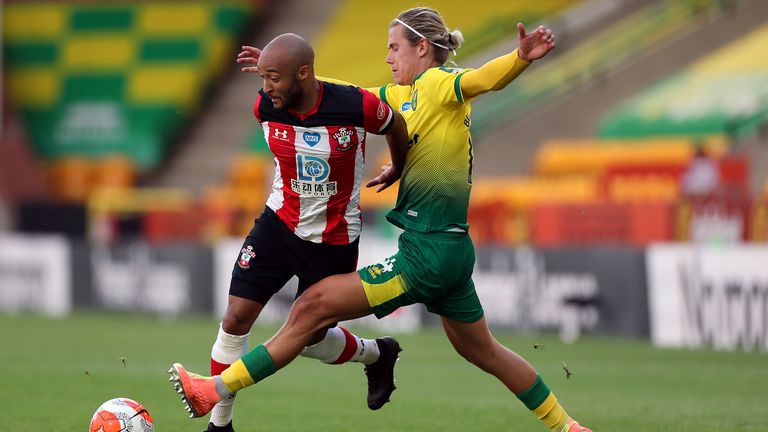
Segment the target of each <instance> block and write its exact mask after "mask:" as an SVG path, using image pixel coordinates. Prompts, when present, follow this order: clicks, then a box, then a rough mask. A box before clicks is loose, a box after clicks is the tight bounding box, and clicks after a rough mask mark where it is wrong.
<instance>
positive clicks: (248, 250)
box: [237, 245, 256, 270]
mask: <svg viewBox="0 0 768 432" xmlns="http://www.w3.org/2000/svg"><path fill="white" fill-rule="evenodd" d="M255 256H256V252H255V251H254V250H253V246H250V245H249V246H246V247H244V248H243V249H242V250H240V258H239V259H238V260H237V265H238V266H239V267H240V268H241V269H243V270H248V269H249V268H251V259H252V258H253V257H255Z"/></svg>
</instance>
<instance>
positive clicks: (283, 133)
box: [275, 129, 288, 140]
mask: <svg viewBox="0 0 768 432" xmlns="http://www.w3.org/2000/svg"><path fill="white" fill-rule="evenodd" d="M275 138H277V139H281V140H287V139H288V131H287V130H286V129H283V130H280V129H275Z"/></svg>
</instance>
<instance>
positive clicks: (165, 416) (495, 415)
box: [0, 313, 768, 432]
mask: <svg viewBox="0 0 768 432" xmlns="http://www.w3.org/2000/svg"><path fill="white" fill-rule="evenodd" d="M0 329H2V330H0V365H2V369H0V370H2V373H3V375H2V378H0V407H2V409H1V410H0V431H8V432H10V431H13V432H44V431H76V432H82V431H85V430H87V427H88V422H89V420H90V417H91V415H92V414H93V411H94V410H95V409H96V407H97V406H98V405H99V404H101V403H102V402H103V401H105V400H107V399H110V398H113V397H118V396H124V397H129V398H132V399H136V400H138V401H139V402H141V403H143V404H144V405H145V406H146V407H147V408H148V409H149V411H150V413H151V414H152V416H153V417H154V419H155V425H156V430H158V431H160V432H166V431H202V430H204V429H205V426H206V424H207V420H200V419H195V420H190V419H188V418H187V417H186V413H185V411H184V410H183V409H182V405H181V402H180V400H179V399H178V397H177V395H176V394H175V393H174V392H173V390H172V387H171V385H170V383H168V381H167V375H166V370H167V369H168V367H169V365H170V364H171V363H173V362H174V361H179V362H182V363H184V364H185V366H187V367H189V368H190V369H191V370H193V371H199V372H207V370H208V361H209V352H210V346H211V343H212V342H213V338H214V337H215V334H216V331H217V323H216V322H215V321H213V320H212V319H210V318H199V317H198V318H183V319H179V320H175V321H161V320H158V319H156V318H152V317H145V316H122V315H106V314H91V313H78V314H75V315H74V316H72V317H71V318H67V319H63V320H51V319H44V318H39V317H34V316H29V315H20V316H7V315H0ZM274 330H275V328H261V327H257V328H255V329H254V331H253V333H252V337H251V344H252V345H253V344H255V343H258V342H260V341H263V340H266V339H267V338H268V337H269V336H270V335H271V334H272V333H273V332H274ZM358 332H359V333H360V334H361V335H363V336H374V334H373V332H372V331H371V330H367V329H358ZM496 336H497V338H498V339H499V340H500V341H502V342H503V343H505V344H506V345H507V346H509V347H510V348H512V349H513V350H515V351H517V352H518V353H520V354H521V355H523V356H524V357H526V358H527V359H528V360H529V361H530V362H531V363H532V364H533V365H534V367H536V369H537V370H538V371H539V373H541V375H542V376H543V377H544V379H545V381H546V382H547V384H548V385H549V386H550V388H552V389H553V390H554V391H555V394H556V395H557V396H558V397H559V399H560V400H561V402H562V403H563V404H564V406H565V408H566V409H567V410H568V411H569V412H570V413H571V414H572V415H574V416H575V417H577V418H579V419H581V420H582V422H583V423H584V424H585V425H587V426H590V427H591V428H593V429H594V430H595V431H598V432H602V431H606V432H607V431H641V432H645V431H648V432H651V431H665V432H666V431H668V432H684V431H696V432H702V431H717V432H725V431H739V432H741V431H766V430H768V414H766V413H767V412H768V411H766V403H767V402H768V356H767V355H766V354H759V353H721V352H712V351H689V350H658V349H654V348H652V347H651V346H650V344H649V343H648V342H646V341H629V340H619V339H604V338H584V339H581V340H580V341H579V342H577V343H576V344H573V345H564V344H562V343H560V342H559V341H558V340H557V339H555V338H553V337H547V336H542V337H534V336H521V335H516V334H513V333H506V332H497V333H496ZM397 337H398V339H399V340H400V341H401V343H402V345H403V347H404V349H405V351H404V352H403V353H402V356H401V361H400V362H399V363H398V365H397V368H396V374H397V379H398V380H397V384H398V389H397V390H396V391H395V393H394V394H393V396H392V402H391V403H389V404H387V405H386V406H385V407H384V408H382V409H381V410H379V411H376V412H373V411H369V410H368V408H367V407H366V402H365V395H366V384H365V376H364V374H363V370H362V366H361V365H359V364H346V365H341V366H328V365H323V364H320V363H318V362H317V361H314V360H310V359H304V358H299V359H298V360H297V361H296V362H294V363H293V364H291V365H289V366H288V367H287V368H286V369H285V370H283V371H281V372H278V373H277V374H276V375H274V376H272V377H270V378H269V379H267V380H265V381H263V382H261V383H259V384H257V385H255V386H253V387H251V388H249V389H247V390H245V391H243V392H241V394H240V395H239V396H238V400H237V406H236V408H235V412H236V420H235V428H236V430H238V432H248V431H297V432H298V431H302V432H305V431H328V432H330V431H332V432H345V431H349V432H352V431H354V432H359V431H361V430H362V431H387V432H391V431H409V432H411V431H418V432H429V431H439V432H448V431H462V432H466V431H470V432H474V431H494V432H495V431H542V432H544V431H545V430H546V429H545V428H544V427H543V426H542V425H541V424H540V423H539V422H538V420H536V419H535V418H534V417H533V415H532V414H531V413H530V412H528V411H527V410H526V409H525V407H524V406H523V405H522V404H521V403H520V402H518V401H517V399H516V398H515V397H514V396H513V395H512V394H510V393H509V392H507V391H506V389H505V388H504V387H503V386H502V385H501V384H500V383H499V382H497V381H496V380H495V378H493V377H491V376H489V375H486V374H485V373H483V372H481V371H480V370H478V369H476V368H474V367H473V366H471V365H470V364H468V363H466V362H465V361H464V360H463V359H461V358H460V357H459V356H458V355H456V354H455V353H454V352H453V350H452V348H451V347H450V345H449V343H448V341H447V340H446V339H445V336H444V335H443V334H442V331H441V330H440V329H439V328H430V329H427V330H424V331H422V332H419V333H417V334H412V335H397ZM534 344H544V345H545V348H544V349H543V350H536V349H534V347H533V345H534ZM122 359H124V360H125V363H123V360H122ZM563 362H566V363H567V366H568V369H570V371H571V372H572V373H573V375H572V376H571V377H570V379H567V378H566V373H565V371H564V370H563Z"/></svg>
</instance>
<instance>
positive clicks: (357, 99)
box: [253, 82, 393, 245]
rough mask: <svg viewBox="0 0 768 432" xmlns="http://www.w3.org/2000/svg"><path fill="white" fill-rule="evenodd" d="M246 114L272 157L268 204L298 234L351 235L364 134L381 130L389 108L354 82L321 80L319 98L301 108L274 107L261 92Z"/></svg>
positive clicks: (355, 226)
mask: <svg viewBox="0 0 768 432" xmlns="http://www.w3.org/2000/svg"><path fill="white" fill-rule="evenodd" d="M253 112H254V115H255V116H256V119H257V120H258V121H259V123H261V126H262V128H263V129H264V138H265V139H266V141H267V143H268V144H269V149H270V150H271V151H272V153H273V154H274V156H275V178H274V180H273V182H272V192H271V194H270V195H269V198H268V199H267V206H268V207H269V208H271V209H272V210H274V211H275V213H277V215H278V216H279V217H280V219H281V220H282V221H283V222H284V223H285V224H286V225H287V226H288V228H290V229H291V230H292V231H293V232H294V233H295V234H296V235H297V236H298V237H299V238H301V239H304V240H307V241H311V242H314V243H325V244H333V245H344V244H349V243H351V242H353V241H355V239H357V237H358V236H359V235H360V230H361V226H362V220H361V217H360V188H361V187H362V180H363V164H364V162H365V136H366V132H370V133H374V134H384V133H386V131H387V129H389V127H390V126H391V124H392V121H393V119H392V116H393V114H392V110H391V109H390V108H389V106H388V105H387V104H386V103H384V102H382V101H380V100H379V99H378V98H377V97H376V96H374V95H373V94H371V93H370V92H368V91H366V90H363V89H361V88H358V87H352V86H344V85H337V84H331V83H327V82H320V97H319V98H318V103H317V105H316V106H315V107H314V108H313V109H312V110H310V111H309V112H308V113H306V114H302V115H298V114H296V113H293V112H291V110H286V109H276V108H275V107H274V105H273V104H272V101H271V100H270V98H269V97H268V96H267V95H266V94H265V93H264V92H263V91H259V95H258V97H257V98H256V103H255V104H254V107H253Z"/></svg>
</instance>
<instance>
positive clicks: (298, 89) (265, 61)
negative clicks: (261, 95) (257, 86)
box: [258, 33, 318, 109]
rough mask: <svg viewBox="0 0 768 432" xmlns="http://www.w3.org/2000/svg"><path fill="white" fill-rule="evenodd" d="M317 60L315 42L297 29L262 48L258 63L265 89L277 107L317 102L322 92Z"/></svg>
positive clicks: (310, 105)
mask: <svg viewBox="0 0 768 432" xmlns="http://www.w3.org/2000/svg"><path fill="white" fill-rule="evenodd" d="M314 62H315V52H314V51H313V50H312V46H311V45H309V42H307V41H306V40H305V39H304V38H303V37H301V36H299V35H297V34H294V33H286V34H282V35H280V36H278V37H276V38H274V39H272V42H270V43H268V44H267V46H265V47H264V49H263V50H261V56H259V63H258V66H259V73H260V74H261V76H262V77H264V88H263V90H264V92H265V93H267V95H268V96H269V97H270V98H271V100H272V103H273V104H274V106H275V108H278V109H283V108H291V109H301V108H302V107H306V106H309V107H312V106H314V104H315V101H316V100H317V94H318V93H317V92H318V83H317V80H316V78H315V70H314Z"/></svg>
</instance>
